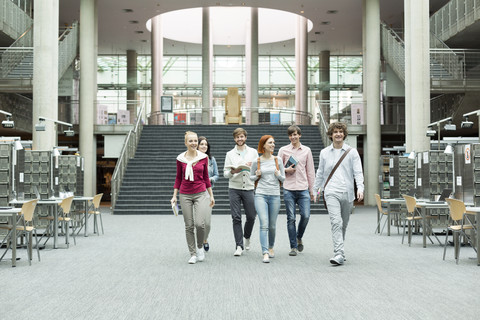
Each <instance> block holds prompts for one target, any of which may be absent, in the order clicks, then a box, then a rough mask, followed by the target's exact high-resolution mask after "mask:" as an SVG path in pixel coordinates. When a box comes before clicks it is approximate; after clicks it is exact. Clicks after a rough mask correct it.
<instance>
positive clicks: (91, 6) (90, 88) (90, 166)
mask: <svg viewBox="0 0 480 320" xmlns="http://www.w3.org/2000/svg"><path fill="white" fill-rule="evenodd" d="M96 6H97V1H96V0H81V1H80V64H81V66H80V119H79V120H80V123H79V124H80V150H79V151H80V155H81V156H83V157H84V159H85V166H84V170H85V171H84V176H85V177H84V195H86V196H93V195H94V193H95V191H96V188H95V184H96V179H95V176H96V165H95V163H96V143H95V141H96V140H95V136H94V124H93V120H94V118H95V114H96V108H95V101H96V99H97V95H96V93H97V88H96V86H97V80H96V76H97V69H96V66H97V54H96V53H97V44H96V39H97V34H96V30H97V27H96V25H97V14H96V13H97V10H96Z"/></svg>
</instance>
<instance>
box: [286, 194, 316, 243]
mask: <svg viewBox="0 0 480 320" xmlns="http://www.w3.org/2000/svg"><path fill="white" fill-rule="evenodd" d="M283 200H284V201H285V210H286V211H287V230H288V238H289V239H290V248H291V249H293V248H297V247H298V244H297V238H298V239H300V240H301V239H302V238H303V234H304V233H305V228H307V224H308V220H309V219H310V192H309V191H308V190H299V191H291V190H287V189H283ZM295 204H298V211H299V213H300V221H299V222H298V231H297V228H296V227H295Z"/></svg>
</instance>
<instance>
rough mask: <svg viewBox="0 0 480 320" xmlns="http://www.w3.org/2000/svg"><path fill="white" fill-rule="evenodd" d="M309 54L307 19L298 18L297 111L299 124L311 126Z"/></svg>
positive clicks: (296, 42) (296, 44)
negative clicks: (309, 114)
mask: <svg viewBox="0 0 480 320" xmlns="http://www.w3.org/2000/svg"><path fill="white" fill-rule="evenodd" d="M307 54H308V39H307V19H306V18H304V17H302V16H298V17H297V35H296V37H295V60H296V69H295V79H296V80H295V81H296V83H295V111H297V112H298V113H297V115H296V117H295V118H296V122H297V124H310V123H309V122H308V117H307V116H306V114H307V112H308V101H307V95H308V70H307V65H308V61H307Z"/></svg>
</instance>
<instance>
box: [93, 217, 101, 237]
mask: <svg viewBox="0 0 480 320" xmlns="http://www.w3.org/2000/svg"><path fill="white" fill-rule="evenodd" d="M93 233H97V236H99V235H100V233H99V232H98V222H97V215H96V214H95V213H94V214H93Z"/></svg>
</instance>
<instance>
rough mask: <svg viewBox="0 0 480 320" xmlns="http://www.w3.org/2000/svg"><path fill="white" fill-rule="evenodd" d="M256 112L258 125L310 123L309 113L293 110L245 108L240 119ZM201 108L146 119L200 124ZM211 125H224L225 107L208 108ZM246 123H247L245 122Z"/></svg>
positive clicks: (161, 114) (156, 114) (157, 114)
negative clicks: (251, 112)
mask: <svg viewBox="0 0 480 320" xmlns="http://www.w3.org/2000/svg"><path fill="white" fill-rule="evenodd" d="M251 109H252V110H256V111H258V123H259V124H272V125H285V124H292V123H300V122H301V123H305V124H310V123H312V118H313V115H312V114H311V113H309V112H303V111H297V110H294V109H276V108H255V109H254V108H247V107H242V117H243V118H244V119H245V120H247V115H248V114H249V113H250V110H251ZM202 111H203V109H202V107H195V108H179V109H174V112H173V113H162V112H152V113H150V114H148V118H152V117H154V118H155V117H156V118H157V119H159V120H160V121H159V124H163V125H175V124H186V125H195V124H202ZM210 115H211V124H218V125H223V124H225V107H224V106H215V107H211V108H210ZM247 122H248V121H247Z"/></svg>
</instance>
